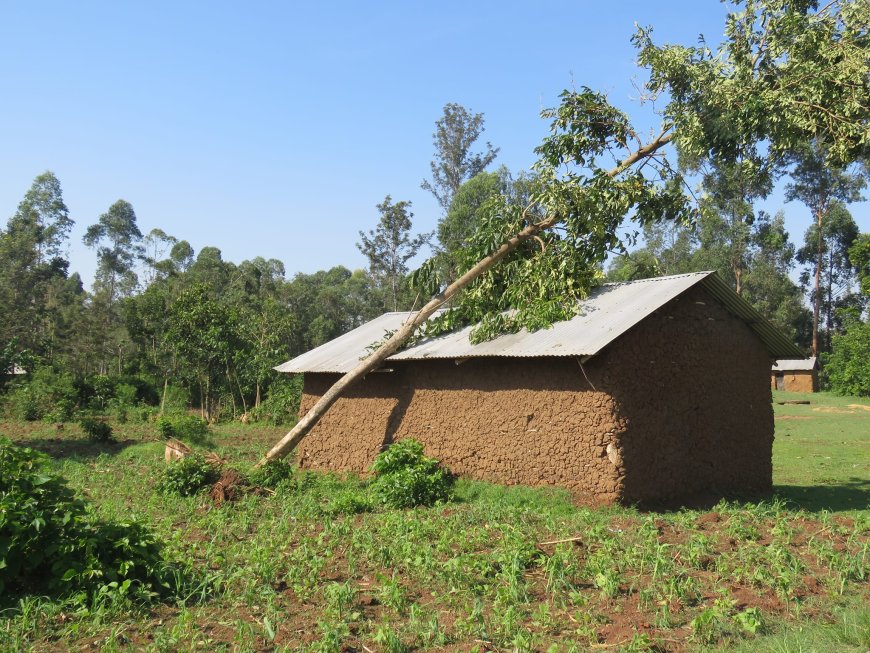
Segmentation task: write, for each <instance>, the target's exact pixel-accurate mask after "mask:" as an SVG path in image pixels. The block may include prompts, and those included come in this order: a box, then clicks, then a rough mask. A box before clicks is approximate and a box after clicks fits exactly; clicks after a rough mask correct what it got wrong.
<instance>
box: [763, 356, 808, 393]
mask: <svg viewBox="0 0 870 653" xmlns="http://www.w3.org/2000/svg"><path fill="white" fill-rule="evenodd" d="M770 387H771V388H773V389H774V390H785V391H786V392H818V391H819V366H818V363H817V362H816V357H815V356H811V357H810V358H802V359H800V360H788V359H783V360H778V361H776V362H774V364H773V366H772V367H771V368H770Z"/></svg>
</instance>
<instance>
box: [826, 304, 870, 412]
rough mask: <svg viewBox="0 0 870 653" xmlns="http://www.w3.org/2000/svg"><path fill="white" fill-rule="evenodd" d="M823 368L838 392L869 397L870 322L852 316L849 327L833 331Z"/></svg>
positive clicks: (832, 386) (847, 324) (832, 387)
mask: <svg viewBox="0 0 870 653" xmlns="http://www.w3.org/2000/svg"><path fill="white" fill-rule="evenodd" d="M831 346H832V351H831V353H830V355H829V356H828V358H827V360H826V361H825V366H824V372H825V374H826V375H827V378H828V381H829V383H830V385H831V390H833V391H834V392H835V393H836V394H838V395H852V396H855V397H870V323H865V322H861V320H860V319H859V318H855V317H852V318H851V319H848V320H847V321H846V331H845V333H842V334H836V335H834V338H833V341H832V343H831Z"/></svg>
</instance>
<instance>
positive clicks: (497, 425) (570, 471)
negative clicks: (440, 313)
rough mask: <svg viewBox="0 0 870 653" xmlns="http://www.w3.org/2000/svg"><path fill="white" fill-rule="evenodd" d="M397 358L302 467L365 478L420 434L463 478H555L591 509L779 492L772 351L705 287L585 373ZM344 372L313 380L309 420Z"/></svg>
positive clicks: (329, 418)
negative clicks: (398, 444) (384, 454)
mask: <svg viewBox="0 0 870 653" xmlns="http://www.w3.org/2000/svg"><path fill="white" fill-rule="evenodd" d="M390 366H391V367H392V369H393V370H394V371H393V372H389V373H375V374H370V375H369V376H368V377H367V378H366V379H365V380H364V381H363V382H361V383H360V384H358V385H357V386H356V387H355V388H353V389H352V390H351V391H350V392H349V393H348V394H347V395H346V396H345V397H342V398H341V399H339V401H338V402H337V403H336V404H335V405H334V406H333V407H332V408H331V409H330V410H329V412H328V413H327V414H326V415H325V416H324V418H323V419H322V420H321V421H320V422H319V423H318V424H317V426H316V427H315V428H314V430H313V431H312V433H311V434H310V435H309V436H308V437H307V438H305V440H303V442H302V444H301V445H300V449H299V452H298V459H299V463H300V465H301V466H302V467H303V468H309V469H319V470H333V471H339V472H357V473H365V472H366V471H367V470H368V469H369V468H370V466H371V463H372V461H373V459H374V457H375V456H376V455H377V454H378V452H380V451H381V450H382V449H383V448H384V447H385V446H387V445H389V443H391V442H393V441H394V440H398V439H401V438H406V437H413V438H416V439H418V440H420V441H421V442H422V443H423V444H424V445H425V448H426V452H427V454H429V455H431V456H434V457H436V458H439V459H440V460H442V461H443V462H444V464H445V465H446V466H447V467H449V468H450V469H451V470H452V471H454V472H456V473H458V474H461V475H468V476H471V477H473V478H479V479H485V480H490V481H494V482H498V483H504V484H523V485H559V486H563V487H567V488H569V489H570V490H572V491H573V492H574V493H575V495H577V496H578V497H579V498H582V499H585V500H589V501H592V502H595V503H613V502H616V501H624V502H637V501H656V500H659V499H667V498H669V497H683V496H686V497H688V496H691V495H692V494H694V493H698V492H732V491H758V490H761V491H765V490H768V489H769V488H770V484H771V446H772V442H773V412H772V409H771V405H770V399H771V397H770V387H769V385H768V375H769V373H770V357H769V355H768V353H767V351H766V350H765V349H764V346H763V345H762V344H761V342H760V341H758V339H757V338H756V337H755V335H754V334H753V333H752V332H751V331H750V330H749V329H748V328H747V327H746V326H745V325H744V324H743V322H742V321H740V320H739V319H737V318H734V317H732V316H731V315H730V314H728V313H727V312H726V311H725V310H724V309H723V308H721V307H720V306H719V304H718V303H716V302H715V300H713V299H711V298H710V297H708V296H707V295H706V293H704V292H703V291H702V290H700V289H696V290H693V291H689V292H688V293H686V294H684V295H683V296H681V297H680V298H678V299H677V300H675V301H673V302H670V303H669V304H667V305H666V306H665V307H663V308H662V309H660V310H659V311H657V312H656V313H655V314H653V315H651V316H650V317H648V318H647V319H646V320H644V321H643V322H642V323H641V324H640V325H638V326H637V327H635V328H634V329H632V330H631V331H630V332H629V333H627V334H625V335H624V336H622V337H621V338H619V339H617V340H616V341H615V342H614V343H612V344H611V345H610V346H609V347H608V349H607V350H606V351H605V352H603V353H601V354H599V355H598V356H595V357H593V358H592V359H590V360H589V361H588V362H587V363H585V364H584V365H583V368H582V369H581V366H580V364H579V363H578V361H577V360H576V359H573V358H536V359H518V358H514V359H495V358H490V359H471V360H468V361H466V362H464V363H462V364H461V365H456V364H455V362H454V361H452V360H444V361H438V360H430V361H422V362H413V361H408V362H401V363H400V362H396V363H391V364H390ZM584 371H585V376H584ZM337 378H338V375H337V374H306V375H305V388H304V392H303V397H302V405H301V407H300V414H304V413H305V412H306V411H307V410H308V409H309V408H310V407H311V405H312V404H313V403H314V402H315V401H316V400H317V398H318V397H320V396H321V395H322V394H323V393H324V392H325V391H326V389H327V388H329V386H330V385H331V384H332V383H334V382H335V380H336V379H337Z"/></svg>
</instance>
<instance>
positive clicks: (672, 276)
mask: <svg viewBox="0 0 870 653" xmlns="http://www.w3.org/2000/svg"><path fill="white" fill-rule="evenodd" d="M714 272H715V270H702V271H699V272H681V273H680V274H668V275H665V276H663V277H647V278H645V279H631V280H629V281H608V282H607V283H603V284H601V286H630V285H632V284H635V283H650V282H655V281H668V280H670V279H679V278H681V277H701V276H704V277H708V276H710V275H711V274H713V273H714ZM599 287H600V286H599ZM593 292H594V291H593Z"/></svg>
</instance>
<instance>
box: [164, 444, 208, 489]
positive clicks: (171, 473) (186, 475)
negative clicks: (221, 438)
mask: <svg viewBox="0 0 870 653" xmlns="http://www.w3.org/2000/svg"><path fill="white" fill-rule="evenodd" d="M217 480H218V471H217V469H216V468H215V466H214V465H211V464H209V463H208V462H206V460H205V459H204V458H203V457H202V456H200V455H198V454H192V455H189V456H185V457H184V458H182V459H180V460H176V461H174V462H171V463H169V465H167V466H166V469H164V470H163V474H162V475H161V476H160V481H159V482H158V485H157V487H158V489H159V490H160V491H161V492H165V493H167V494H179V495H181V496H183V497H190V496H193V495H194V494H196V493H197V492H199V491H200V490H202V489H203V488H204V487H207V486H209V485H212V484H213V483H214V482H215V481H217Z"/></svg>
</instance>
